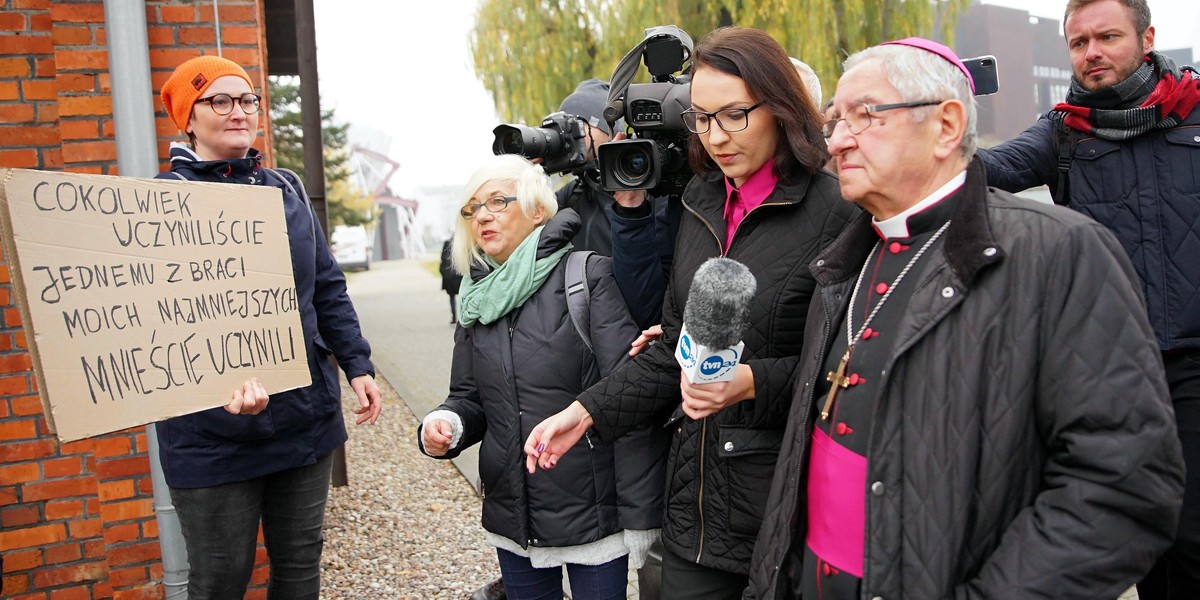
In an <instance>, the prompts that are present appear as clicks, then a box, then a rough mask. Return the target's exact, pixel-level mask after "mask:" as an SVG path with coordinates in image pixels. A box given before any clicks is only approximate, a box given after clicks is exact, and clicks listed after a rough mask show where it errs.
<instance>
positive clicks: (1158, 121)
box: [1051, 51, 1200, 141]
mask: <svg viewBox="0 0 1200 600" xmlns="http://www.w3.org/2000/svg"><path fill="white" fill-rule="evenodd" d="M1198 101H1200V80H1198V79H1197V78H1196V77H1195V71H1194V70H1193V69H1192V68H1191V67H1183V68H1182V69H1180V68H1179V67H1177V66H1176V65H1175V62H1174V61H1172V60H1171V59H1170V58H1167V57H1166V56H1163V55H1162V54H1159V53H1158V52H1156V51H1151V52H1150V53H1149V54H1147V55H1146V61H1145V62H1143V63H1142V65H1141V66H1140V67H1138V68H1137V70H1136V71H1134V72H1133V73H1132V74H1130V75H1129V77H1126V78H1125V79H1124V80H1123V81H1120V82H1117V83H1116V84H1114V85H1112V86H1109V87H1107V88H1104V89H1102V90H1098V91H1095V92H1089V91H1087V90H1085V89H1084V88H1083V86H1082V85H1080V84H1079V80H1077V79H1075V78H1071V88H1070V90H1069V91H1068V92H1067V101H1066V102H1064V103H1061V104H1059V105H1058V106H1055V107H1054V112H1052V113H1051V118H1053V119H1055V120H1057V121H1062V123H1064V124H1066V125H1067V126H1068V127H1071V128H1072V129H1077V130H1079V131H1082V132H1084V133H1086V134H1089V135H1094V136H1096V137H1098V138H1101V139H1105V140H1113V141H1121V140H1127V139H1131V138H1134V137H1137V136H1139V135H1142V134H1143V133H1146V132H1148V131H1151V130H1154V129H1170V128H1172V127H1174V126H1176V125H1178V124H1179V123H1180V122H1182V121H1183V119H1185V118H1187V116H1188V114H1189V113H1191V111H1192V108H1193V107H1195V106H1196V104H1197V102H1198Z"/></svg>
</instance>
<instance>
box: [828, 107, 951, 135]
mask: <svg viewBox="0 0 1200 600" xmlns="http://www.w3.org/2000/svg"><path fill="white" fill-rule="evenodd" d="M942 102H944V101H943V100H928V101H922V102H898V103H896V104H859V105H858V106H856V107H854V108H853V109H851V110H850V112H848V113H846V115H845V116H844V117H842V118H840V119H830V120H828V121H825V124H824V125H822V126H821V135H824V136H825V139H829V138H831V137H833V131H834V130H835V129H837V125H838V123H840V122H842V121H845V122H846V127H849V128H850V133H852V134H854V135H858V134H860V133H862V132H864V131H866V130H867V128H868V127H870V126H871V113H877V112H883V111H885V110H895V109H897V108H917V107H919V106H934V105H936V104H941V103H942Z"/></svg>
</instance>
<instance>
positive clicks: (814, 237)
mask: <svg viewBox="0 0 1200 600" xmlns="http://www.w3.org/2000/svg"><path fill="white" fill-rule="evenodd" d="M683 202H684V206H685V208H686V209H687V210H686V211H685V213H684V216H683V219H682V221H681V223H680V228H679V234H678V236H677V238H676V245H675V263H674V265H673V267H672V272H671V278H670V282H669V283H668V286H667V292H666V298H665V300H664V303H663V336H662V337H661V338H660V339H659V341H658V342H657V343H655V344H653V345H651V346H650V347H649V348H648V349H647V350H646V351H645V352H643V353H642V355H640V356H638V357H637V358H636V359H635V360H634V361H633V362H631V363H630V364H628V365H627V366H626V367H625V368H623V369H622V370H620V371H617V372H616V373H614V374H613V375H612V376H610V377H609V378H607V379H605V380H604V381H602V382H600V383H599V384H597V385H595V386H593V387H592V388H591V389H589V390H588V391H587V392H586V393H585V394H583V395H582V396H580V400H581V401H582V402H583V404H584V406H585V407H587V409H588V411H589V412H590V413H591V414H592V416H593V419H594V421H595V429H596V431H597V432H598V433H599V434H600V436H601V438H602V439H605V440H609V439H612V438H614V437H615V436H617V435H620V434H621V433H623V432H625V431H627V430H628V429H629V428H631V427H633V426H635V425H637V424H639V423H643V422H645V421H646V420H653V419H657V420H658V422H661V423H669V426H670V428H671V429H670V430H671V432H672V434H673V437H672V441H671V449H670V452H669V454H668V459H667V506H666V513H665V515H664V519H663V521H664V523H663V542H664V543H665V544H666V546H667V547H668V548H669V549H670V550H671V551H673V552H675V553H676V554H678V555H679V556H682V557H685V558H687V559H689V560H694V561H696V562H698V563H700V564H702V565H705V566H708V567H711V568H715V569H719V570H723V571H728V572H732V573H741V574H745V573H746V572H747V568H748V566H749V562H750V554H751V551H752V550H753V547H754V539H755V536H756V535H757V534H758V526H759V522H760V521H761V518H762V511H763V503H764V502H765V500H766V494H767V487H768V484H769V482H770V478H771V473H772V472H773V470H774V467H775V457H776V455H777V454H778V452H779V444H780V441H781V440H782V438H783V426H784V420H785V417H786V416H787V412H788V406H789V405H790V404H791V388H792V385H791V382H792V371H793V370H794V368H795V366H796V360H797V359H798V357H799V354H800V341H801V338H800V332H801V331H803V330H804V319H805V314H806V313H807V311H808V303H809V300H810V298H812V293H813V288H814V286H815V284H814V282H813V278H812V275H811V274H810V273H809V270H808V262H809V261H810V260H812V259H813V258H814V257H815V256H816V255H817V252H818V251H819V250H820V249H821V248H823V247H825V245H827V244H829V243H830V242H831V241H832V240H833V239H834V238H835V237H836V236H837V234H838V233H839V232H840V231H841V230H842V228H843V227H845V225H846V224H847V223H848V222H849V221H850V220H851V219H852V218H853V217H854V215H855V214H857V213H858V209H857V208H856V207H854V206H853V205H852V204H850V203H848V202H845V201H844V200H842V197H841V194H840V192H839V190H838V182H837V179H836V178H835V177H833V176H832V175H830V174H829V173H826V172H823V171H822V172H819V173H816V174H812V175H802V176H801V177H800V178H799V180H798V181H795V182H793V183H790V184H785V183H780V184H779V185H778V186H777V187H776V188H775V191H773V192H772V193H771V195H770V196H769V197H768V198H767V199H766V201H765V202H763V204H762V205H761V206H759V207H758V208H755V209H754V210H752V211H750V213H749V214H748V215H746V218H745V220H743V221H742V223H741V224H740V226H739V228H738V231H737V233H736V234H735V236H734V239H733V244H732V247H731V248H730V250H729V252H728V253H727V256H728V257H729V258H732V259H735V260H738V261H740V262H743V263H745V264H746V265H747V266H748V267H749V268H750V270H751V271H752V272H753V273H754V277H755V278H756V279H757V280H758V293H757V296H756V299H755V302H754V304H753V306H752V308H751V311H750V328H749V330H748V331H747V332H746V334H745V336H744V337H743V340H742V341H744V342H745V344H746V349H745V356H744V358H743V361H744V362H746V363H747V364H749V365H750V367H751V368H752V369H753V371H754V382H755V388H756V393H755V397H754V398H753V399H751V400H746V401H744V402H740V403H738V404H735V405H733V406H731V407H729V408H727V409H725V410H723V411H721V412H720V413H718V414H716V415H713V416H710V417H708V418H706V419H704V420H701V421H693V420H691V419H689V418H687V417H685V416H683V413H682V411H681V410H680V408H679V405H680V394H679V377H680V372H679V365H678V364H677V363H676V362H675V358H674V349H675V343H676V340H677V339H678V337H679V328H680V322H681V319H682V315H683V309H684V305H685V303H686V301H687V294H688V289H689V288H690V287H691V284H692V276H693V274H695V272H696V269H697V268H698V267H699V266H700V264H701V263H703V262H704V261H705V260H707V259H709V258H711V257H714V256H720V255H721V247H722V245H721V242H722V240H724V239H725V221H724V217H723V214H724V208H725V183H724V181H723V179H722V177H721V175H720V174H719V173H717V174H714V175H712V176H708V177H696V178H694V179H693V180H692V182H691V183H690V184H689V185H688V187H687V189H686V190H685V191H684V195H683ZM672 413H673V414H672Z"/></svg>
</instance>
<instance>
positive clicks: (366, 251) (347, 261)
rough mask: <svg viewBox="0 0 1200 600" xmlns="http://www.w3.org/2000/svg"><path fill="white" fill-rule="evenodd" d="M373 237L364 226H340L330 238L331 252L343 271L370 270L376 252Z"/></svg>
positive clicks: (334, 229) (335, 228)
mask: <svg viewBox="0 0 1200 600" xmlns="http://www.w3.org/2000/svg"><path fill="white" fill-rule="evenodd" d="M371 241H372V240H371V236H370V235H369V234H367V229H366V228H365V227H363V226H362V225H338V226H337V227H334V228H333V235H331V236H330V243H329V246H330V250H333V258H334V259H335V260H337V262H338V265H339V266H341V267H342V270H343V271H347V270H350V269H370V268H371V254H372V253H373V251H374V248H373V247H372V243H371Z"/></svg>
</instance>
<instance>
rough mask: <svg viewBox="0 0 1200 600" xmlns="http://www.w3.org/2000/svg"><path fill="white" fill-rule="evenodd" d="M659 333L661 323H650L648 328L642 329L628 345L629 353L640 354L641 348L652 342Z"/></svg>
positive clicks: (660, 332)
mask: <svg viewBox="0 0 1200 600" xmlns="http://www.w3.org/2000/svg"><path fill="white" fill-rule="evenodd" d="M661 335H662V325H651V326H650V328H649V329H643V330H642V333H641V335H639V336H638V337H637V339H636V340H633V343H632V344H630V345H629V355H630V356H637V355H638V354H641V352H642V350H645V349H646V348H647V347H649V346H650V344H653V343H654V340H657V339H658V338H659V336H661Z"/></svg>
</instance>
